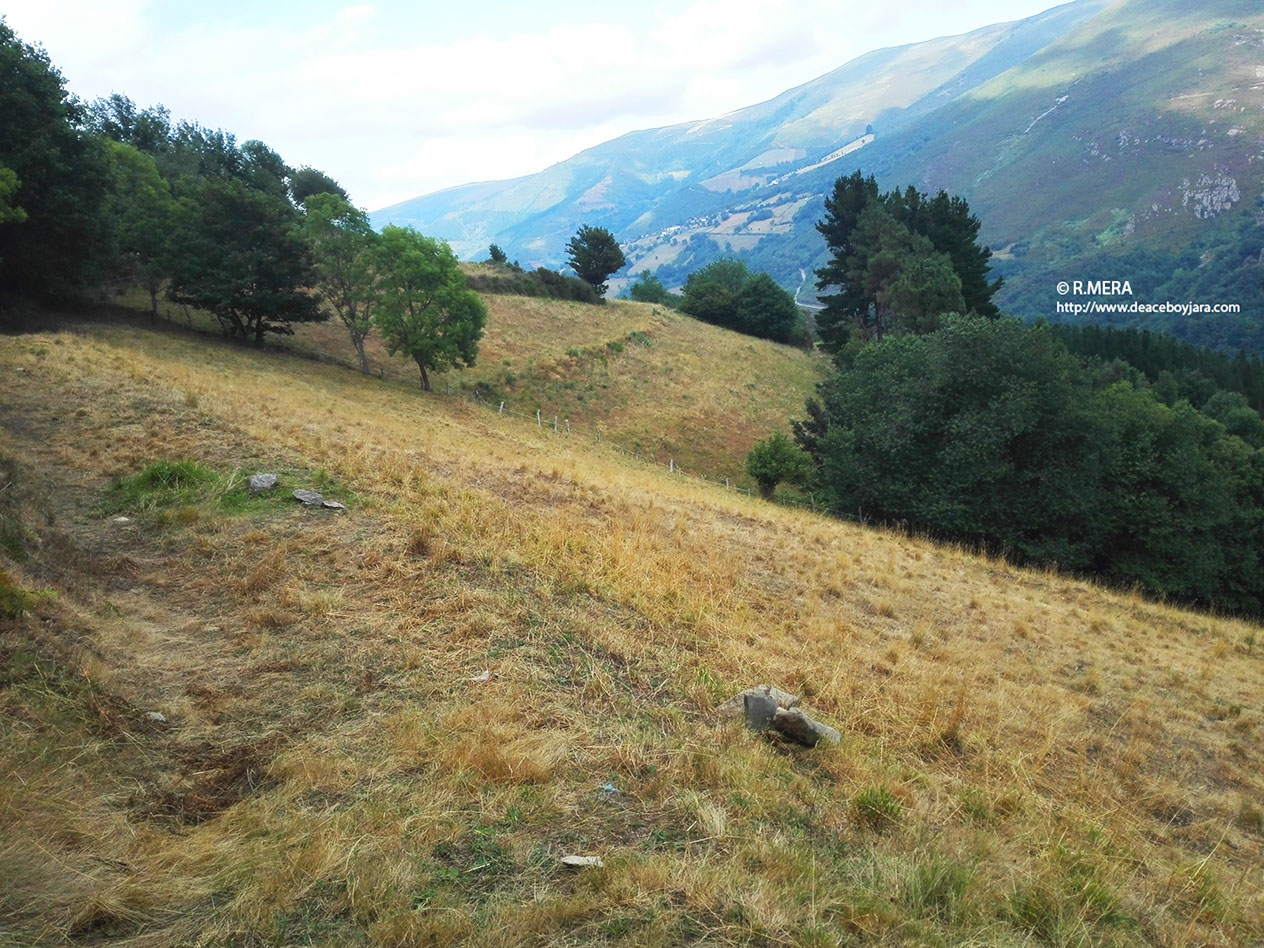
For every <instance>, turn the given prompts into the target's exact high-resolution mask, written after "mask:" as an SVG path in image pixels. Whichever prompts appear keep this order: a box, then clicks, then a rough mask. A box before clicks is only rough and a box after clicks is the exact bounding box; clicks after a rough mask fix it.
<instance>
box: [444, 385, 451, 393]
mask: <svg viewBox="0 0 1264 948" xmlns="http://www.w3.org/2000/svg"><path fill="white" fill-rule="evenodd" d="M444 387H445V388H446V389H447V394H448V395H451V394H452V383H451V382H445V383H444Z"/></svg>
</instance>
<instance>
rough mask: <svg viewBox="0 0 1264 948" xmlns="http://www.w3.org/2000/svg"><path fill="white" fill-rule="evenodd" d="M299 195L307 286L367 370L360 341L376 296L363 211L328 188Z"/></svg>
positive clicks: (369, 326) (370, 233) (371, 241)
mask: <svg viewBox="0 0 1264 948" xmlns="http://www.w3.org/2000/svg"><path fill="white" fill-rule="evenodd" d="M305 200H306V207H307V212H306V214H305V215H304V216H303V233H304V235H305V236H306V238H307V240H308V241H309V242H310V243H311V247H312V254H313V257H314V259H315V274H316V278H315V283H314V284H313V287H314V288H315V290H316V292H317V293H319V294H320V297H321V299H322V300H323V301H324V303H325V305H326V306H328V307H329V308H330V309H331V310H333V312H334V314H335V315H337V317H338V319H339V320H340V321H341V322H342V324H343V326H344V327H346V330H347V334H348V336H349V337H350V338H351V344H352V345H353V346H354V347H355V351H356V356H357V357H358V358H359V360H360V371H361V372H363V373H364V374H365V375H368V374H369V360H368V356H366V355H365V352H364V341H365V339H367V338H368V336H369V334H370V333H371V332H372V330H373V311H374V308H375V307H376V305H377V302H378V299H379V297H380V296H381V286H380V281H379V280H378V277H377V272H376V269H375V266H374V249H375V247H376V245H377V234H376V233H375V232H374V230H373V228H372V227H371V226H370V225H369V218H368V215H367V214H365V212H364V211H362V210H360V209H359V208H356V207H353V206H352V204H351V202H349V201H347V200H346V199H345V198H343V197H339V196H338V195H337V194H335V193H333V192H331V191H320V192H317V193H314V194H309V195H307V196H306V199H305Z"/></svg>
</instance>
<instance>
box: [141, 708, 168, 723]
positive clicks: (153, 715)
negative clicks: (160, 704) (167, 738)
mask: <svg viewBox="0 0 1264 948" xmlns="http://www.w3.org/2000/svg"><path fill="white" fill-rule="evenodd" d="M145 717H147V718H148V719H149V720H151V721H153V722H154V723H155V724H166V723H167V716H166V715H165V714H163V713H162V712H161V711H148V712H146V713H145Z"/></svg>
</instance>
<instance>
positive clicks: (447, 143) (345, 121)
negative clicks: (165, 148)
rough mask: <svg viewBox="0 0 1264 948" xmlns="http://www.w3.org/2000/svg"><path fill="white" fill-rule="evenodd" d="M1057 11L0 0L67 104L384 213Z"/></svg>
mask: <svg viewBox="0 0 1264 948" xmlns="http://www.w3.org/2000/svg"><path fill="white" fill-rule="evenodd" d="M1054 5H1055V4H1054V3H1053V2H1052V0H953V2H951V3H946V2H944V0H890V2H887V3H877V4H875V3H873V2H871V0H865V2H853V0H842V2H839V0H785V2H780V0H766V2H753V0H694V2H690V0H671V2H668V0H642V2H640V3H637V4H619V5H617V6H616V5H602V4H595V3H592V2H591V0H587V2H579V0H548V2H546V0H540V2H536V3H530V4H528V3H522V2H508V0H475V2H472V3H452V2H445V3H431V2H412V3H407V2H395V0H379V2H367V3H355V2H348V0H302V2H295V0H277V2H271V3H266V2H259V0H221V2H219V3H216V4H204V3H197V4H194V3H188V2H184V0H180V2H177V0H112V2H110V3H101V2H100V0H68V2H58V0H4V4H3V7H2V8H0V10H2V11H3V15H4V16H5V17H6V18H7V20H8V22H9V25H10V26H11V27H12V28H13V29H14V30H15V31H16V32H17V33H18V35H19V36H20V37H21V38H22V39H23V40H25V41H27V42H34V43H41V44H43V46H44V48H45V49H46V50H47V51H48V54H49V56H50V57H51V59H52V61H53V63H54V65H56V66H57V67H58V68H59V69H60V70H61V71H62V73H63V75H64V76H65V77H66V80H67V84H68V86H69V88H70V90H71V91H72V92H74V93H75V94H77V95H79V96H80V97H82V98H86V99H92V98H95V97H97V96H100V95H108V94H109V93H111V92H121V93H123V94H125V95H127V96H130V97H131V98H132V99H133V100H135V101H136V102H137V103H138V104H139V105H142V106H145V105H151V104H154V103H162V104H163V105H165V106H167V108H168V109H170V110H171V113H172V115H173V117H175V118H176V119H189V120H195V121H198V122H200V123H202V124H203V125H207V126H211V127H218V128H224V129H226V130H228V131H231V132H233V133H235V134H236V135H237V137H238V139H239V140H245V139H249V138H259V139H262V140H263V141H265V142H267V143H268V144H269V145H271V146H272V147H273V148H275V149H276V150H277V151H279V152H280V153H281V155H282V156H283V157H284V158H285V159H286V161H288V162H289V163H290V164H292V165H301V164H309V165H313V166H315V167H317V168H320V169H322V170H324V171H326V172H328V173H329V174H331V175H333V177H335V178H337V179H338V180H339V181H340V182H341V183H342V184H343V186H344V187H346V188H347V190H348V191H350V193H351V196H352V199H353V200H354V201H355V203H357V204H359V205H361V206H364V207H367V208H369V209H377V208H380V207H384V206H386V205H388V204H392V203H395V202H397V201H402V200H406V199H407V198H410V197H415V196H417V195H419V194H424V193H427V192H430V191H435V190H438V189H440V188H445V187H451V186H453V185H457V184H463V183H466V182H469V181H479V180H490V179H496V178H509V177H515V176H517V175H522V174H529V173H531V172H534V171H539V170H540V169H542V168H544V167H546V166H548V165H550V164H552V163H554V162H556V161H561V160H563V159H565V158H568V157H570V156H571V155H573V154H575V153H576V152H578V151H580V150H582V149H584V148H587V147H590V146H592V145H596V144H599V143H600V142H603V141H606V140H608V139H611V138H614V137H616V136H618V135H621V134H623V133H624V132H627V131H631V130H633V129H638V128H653V127H657V126H660V125H669V124H672V123H674V122H683V121H688V120H690V119H699V118H707V117H710V116H713V115H719V114H722V113H724V112H727V111H730V110H732V109H736V108H741V107H743V106H746V105H752V104H754V103H756V102H760V101H763V100H765V99H768V98H771V97H772V96H775V95H777V94H778V93H780V92H783V91H784V90H786V89H788V88H790V87H792V86H795V85H798V84H800V83H802V82H806V81H808V80H809V79H813V78H815V77H816V76H819V75H821V74H823V73H826V72H829V71H830V70H831V69H834V68H836V67H837V66H840V65H842V64H843V63H844V62H846V61H848V60H849V59H853V58H855V57H856V56H859V55H861V54H862V53H866V52H868V51H870V50H872V49H878V48H881V47H884V46H894V45H900V44H903V43H910V42H917V41H919V40H925V39H930V38H932V37H935V36H942V35H947V34H955V33H963V32H967V31H969V30H972V29H976V28H978V27H980V26H986V25H987V24H989V23H995V22H999V21H1003V20H1013V19H1018V18H1021V17H1025V16H1029V15H1031V14H1034V13H1038V12H1040V11H1041V10H1044V9H1048V8H1049V7H1051V6H1054Z"/></svg>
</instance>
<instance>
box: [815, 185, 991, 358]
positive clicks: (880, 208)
mask: <svg viewBox="0 0 1264 948" xmlns="http://www.w3.org/2000/svg"><path fill="white" fill-rule="evenodd" d="M980 226H981V224H980V222H979V219H978V218H977V217H975V216H974V215H972V214H971V213H970V208H969V205H968V204H967V203H966V201H965V200H964V199H963V198H960V197H957V196H950V195H948V194H947V193H946V192H944V191H940V192H939V193H938V194H937V195H936V196H935V197H933V198H932V197H928V196H927V195H926V194H924V193H922V192H920V191H918V190H917V189H916V188H913V187H909V188H906V189H904V190H903V191H899V190H896V191H891V192H889V193H886V194H882V193H880V192H879V190H878V184H877V181H876V180H875V179H874V178H873V176H872V175H870V176H869V177H867V178H866V177H864V176H863V175H861V173H860V172H859V171H857V172H855V173H854V174H852V175H850V176H848V177H844V178H839V179H838V180H837V181H836V182H835V184H834V190H833V192H832V193H831V194H830V196H829V197H827V198H826V199H825V217H824V218H823V219H822V220H821V221H820V222H818V223H817V225H816V227H817V230H818V231H820V233H821V234H822V236H824V237H825V242H826V244H827V246H828V247H829V250H830V259H829V262H828V263H827V264H826V265H825V266H824V267H822V268H821V269H819V270H817V287H818V288H819V289H822V290H824V289H828V288H830V287H834V288H836V289H837V292H836V293H834V294H833V295H831V296H828V297H826V298H825V309H824V310H823V311H822V312H821V314H820V315H819V316H818V317H817V326H818V329H819V331H820V336H821V341H822V343H823V344H824V345H825V347H826V349H828V350H829V351H832V352H838V351H839V350H840V349H841V348H842V347H843V346H844V345H845V344H846V342H847V340H848V339H849V338H850V337H851V335H852V333H853V332H855V333H857V334H858V335H859V336H860V337H861V338H862V339H865V340H881V339H882V338H884V337H885V336H886V335H887V334H888V333H889V332H892V331H899V332H931V331H933V330H934V328H935V327H936V325H937V322H938V317H939V316H940V315H942V314H945V313H951V312H973V313H977V314H979V315H981V316H988V317H995V316H997V315H999V311H998V310H997V308H996V306H995V304H993V303H992V296H993V294H995V293H996V291H997V290H999V289H1000V286H1001V283H1000V281H999V280H997V281H994V282H990V283H989V282H988V273H989V269H990V265H989V263H988V261H989V259H990V257H991V254H992V251H991V250H990V249H988V248H987V247H984V246H981V245H980V244H979V243H978V233H979V228H980Z"/></svg>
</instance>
